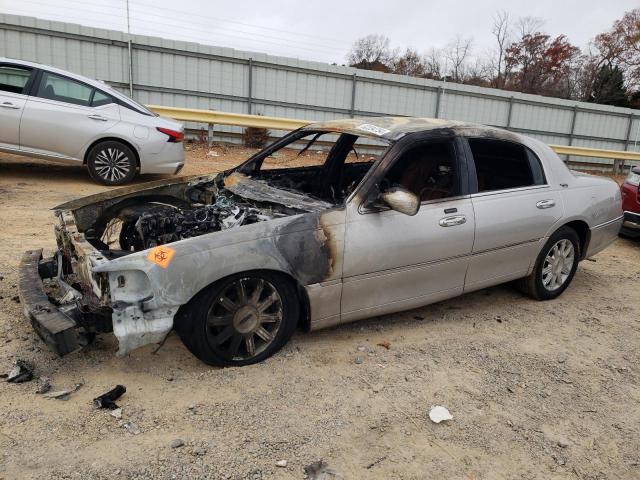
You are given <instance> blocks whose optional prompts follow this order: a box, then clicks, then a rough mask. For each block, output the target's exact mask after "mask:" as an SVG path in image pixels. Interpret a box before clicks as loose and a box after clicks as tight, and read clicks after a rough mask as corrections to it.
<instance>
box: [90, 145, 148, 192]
mask: <svg viewBox="0 0 640 480" xmlns="http://www.w3.org/2000/svg"><path fill="white" fill-rule="evenodd" d="M87 168H88V169H89V175H91V178H92V179H94V180H95V181H96V182H98V183H101V184H103V185H110V186H114V185H124V184H125V183H129V182H130V181H131V180H133V179H134V177H135V176H136V171H137V168H138V165H137V162H136V155H135V153H134V152H133V150H131V148H130V147H128V146H127V145H125V144H124V143H121V142H118V141H115V140H106V141H104V142H100V143H98V144H96V145H94V146H93V147H92V148H91V150H90V151H89V154H88V155H87Z"/></svg>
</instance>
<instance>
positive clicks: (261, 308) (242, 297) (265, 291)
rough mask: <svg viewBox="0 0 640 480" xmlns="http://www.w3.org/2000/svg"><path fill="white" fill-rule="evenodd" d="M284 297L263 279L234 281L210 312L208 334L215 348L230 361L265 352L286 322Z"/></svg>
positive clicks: (207, 321)
mask: <svg viewBox="0 0 640 480" xmlns="http://www.w3.org/2000/svg"><path fill="white" fill-rule="evenodd" d="M282 318H283V310H282V299H281V298H280V294H279V293H278V290H277V289H276V287H275V286H274V285H273V284H272V283H270V282H269V281H267V280H265V279H262V278H255V277H244V278H239V279H236V280H234V281H233V282H231V283H230V284H229V285H227V286H226V288H225V289H224V290H223V291H222V292H221V293H220V295H219V296H218V297H217V298H216V300H215V301H214V302H213V304H212V305H211V307H210V308H209V311H208V313H207V320H206V334H207V340H208V343H209V345H211V347H212V348H213V349H214V350H216V351H218V352H219V353H220V355H223V356H224V357H225V358H227V359H229V360H247V359H250V358H253V357H255V356H256V355H258V354H260V353H261V352H262V351H264V350H265V349H266V348H267V347H268V346H269V345H270V344H271V343H273V341H274V340H275V338H276V335H277V333H278V330H279V329H280V325H281V324H282Z"/></svg>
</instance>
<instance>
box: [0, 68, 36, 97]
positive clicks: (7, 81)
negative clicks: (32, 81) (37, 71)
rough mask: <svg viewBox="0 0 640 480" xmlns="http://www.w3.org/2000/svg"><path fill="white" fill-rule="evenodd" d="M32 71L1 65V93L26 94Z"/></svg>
mask: <svg viewBox="0 0 640 480" xmlns="http://www.w3.org/2000/svg"><path fill="white" fill-rule="evenodd" d="M30 76H31V70H29V69H27V68H20V67H17V66H15V67H14V66H10V65H0V91H5V92H12V93H24V88H25V87H26V85H27V82H28V81H29V77H30Z"/></svg>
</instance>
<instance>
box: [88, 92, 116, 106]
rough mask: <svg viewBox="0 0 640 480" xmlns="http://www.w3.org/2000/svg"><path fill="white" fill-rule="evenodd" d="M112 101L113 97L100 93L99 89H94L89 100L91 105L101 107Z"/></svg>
mask: <svg viewBox="0 0 640 480" xmlns="http://www.w3.org/2000/svg"><path fill="white" fill-rule="evenodd" d="M110 103H113V97H112V96H111V95H107V94H106V93H102V92H101V91H100V90H96V91H95V93H94V94H93V100H91V106H92V107H101V106H102V105H109V104H110Z"/></svg>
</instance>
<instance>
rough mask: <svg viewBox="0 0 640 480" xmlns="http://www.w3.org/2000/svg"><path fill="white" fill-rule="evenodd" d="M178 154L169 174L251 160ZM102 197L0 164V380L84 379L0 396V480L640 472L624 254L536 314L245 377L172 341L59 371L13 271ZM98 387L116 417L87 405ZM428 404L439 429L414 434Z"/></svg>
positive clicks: (226, 151)
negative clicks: (15, 368)
mask: <svg viewBox="0 0 640 480" xmlns="http://www.w3.org/2000/svg"><path fill="white" fill-rule="evenodd" d="M187 148H188V152H187V153H188V157H189V160H190V161H189V164H188V166H187V167H186V169H185V172H184V173H185V174H190V173H202V172H205V171H210V170H220V169H224V168H228V167H230V166H232V165H234V164H235V163H238V161H240V160H241V159H242V158H246V156H247V155H248V154H249V153H250V151H249V150H248V149H241V148H237V147H223V146H216V147H214V148H213V150H214V151H216V153H218V155H219V156H211V155H207V153H206V152H207V151H206V149H202V148H199V147H195V146H187ZM223 158H224V160H223ZM297 161H299V159H297V160H296V159H292V162H297ZM151 178H153V177H145V178H143V179H142V180H149V179H151ZM156 178H159V177H156ZM104 189H105V187H101V186H98V185H94V184H93V183H91V182H90V180H89V179H88V177H87V175H86V173H85V172H84V171H83V170H82V169H80V168H75V167H62V166H51V165H47V164H46V163H44V162H39V161H36V160H31V159H18V158H17V157H11V156H9V155H4V154H0V222H1V224H2V225H3V228H2V231H0V245H1V246H2V248H0V370H2V371H5V370H9V369H10V368H11V366H12V363H13V362H14V360H15V359H17V358H23V359H26V360H28V361H30V362H32V363H33V364H34V365H35V367H36V377H40V376H44V377H48V378H50V380H51V383H52V385H53V389H54V390H60V389H64V388H68V387H72V386H73V385H75V384H77V383H82V384H83V385H82V387H81V388H80V389H79V390H78V391H77V392H75V393H73V394H72V395H70V397H69V398H68V400H66V401H63V400H55V399H46V398H43V397H42V395H38V394H36V393H35V391H36V388H37V382H36V381H35V380H34V381H32V382H28V383H24V384H9V383H4V382H1V383H0V479H3V480H9V479H19V478H33V479H61V478H65V479H107V478H108V479H113V478H122V479H148V478H154V479H155V478H160V479H199V478H212V479H218V478H220V479H263V478H269V479H270V478H275V479H300V478H304V476H305V473H304V467H305V466H307V465H309V464H311V463H312V462H317V461H319V460H320V459H323V460H324V461H325V462H326V464H327V465H328V468H330V469H331V470H332V471H333V472H334V474H330V473H327V474H326V476H325V477H321V476H318V475H314V474H311V475H309V478H326V479H332V478H340V477H342V478H344V479H379V478H381V479H392V478H393V479H396V478H402V479H432V478H433V479H441V478H446V479H467V480H480V479H565V478H566V479H580V480H595V479H637V478H640V429H639V425H640V388H639V384H640V352H639V350H638V345H639V344H640V292H639V290H638V285H639V281H640V243H639V242H633V241H629V240H626V239H619V240H617V241H616V243H615V244H614V245H613V246H612V247H610V248H609V249H607V250H606V251H605V252H603V253H601V254H599V255H598V256H597V257H596V260H597V261H596V262H583V263H582V264H581V265H580V268H579V270H578V273H577V274H576V277H575V279H574V282H573V284H572V286H571V287H570V288H569V289H568V290H567V292H565V293H564V294H563V295H562V296H561V297H560V298H559V299H557V300H554V301H551V302H536V301H533V300H530V299H528V298H525V297H523V296H522V295H520V294H519V293H518V292H516V291H515V290H514V289H513V288H512V287H511V286H509V285H505V286H500V287H495V288H491V289H487V290H483V291H479V292H475V293H472V294H469V295H465V296H463V297H460V298H457V299H454V300H449V301H446V302H441V303H438V304H435V305H431V306H428V307H424V308H420V309H416V310H411V311H408V312H403V313H399V314H394V315H386V316H383V317H377V318H373V319H370V320H366V321H363V322H359V323H355V324H350V325H345V326H342V327H338V328H334V329H331V330H327V331H321V332H317V333H312V334H302V333H300V334H297V335H296V336H295V337H294V338H293V340H292V341H291V342H290V343H289V345H287V346H286V347H285V348H284V349H283V351H282V352H280V353H279V354H277V355H276V356H275V357H273V358H271V359H269V360H267V361H265V362H263V363H262V364H259V365H254V366H250V367H244V368H227V369H215V368H210V367H207V366H206V365H204V364H202V363H200V362H199V361H197V360H196V359H195V358H194V357H192V356H191V355H190V354H189V352H188V351H187V350H186V349H185V348H184V347H183V346H182V344H181V343H180V341H179V339H178V338H177V337H176V336H174V335H172V336H170V337H169V339H168V341H167V342H166V344H165V345H164V346H163V347H162V348H160V349H159V350H158V351H157V352H156V353H154V348H152V347H147V348H143V349H141V350H138V351H135V352H133V353H132V354H130V355H128V356H126V357H124V358H116V357H115V356H114V350H115V348H116V342H115V339H114V338H113V337H111V336H109V335H104V336H102V337H100V338H98V340H97V341H96V342H95V343H93V344H92V345H90V346H89V347H88V348H86V349H85V350H83V351H81V352H78V353H75V354H72V355H69V356H67V357H65V358H62V359H60V358H57V357H55V356H54V355H53V354H52V353H51V352H49V351H48V350H47V348H46V347H45V346H44V345H43V343H42V342H41V341H40V340H39V338H38V337H37V336H36V335H35V333H34V332H33V331H32V329H31V328H30V326H29V325H28V323H27V322H26V321H25V319H24V318H23V315H22V308H21V305H20V304H19V303H18V302H17V301H16V299H15V296H16V295H17V288H16V283H17V270H16V267H17V264H18V262H19V258H20V255H21V252H22V251H23V250H25V249H29V248H36V247H43V246H44V247H45V248H48V249H52V248H54V246H55V241H54V238H53V233H52V225H53V217H52V215H51V212H50V211H49V209H50V208H51V207H53V206H54V205H56V204H58V203H61V202H63V201H66V200H69V199H72V198H75V197H77V196H81V195H86V194H89V193H95V192H98V191H102V190H104ZM387 342H388V343H387ZM387 346H388V348H387ZM358 357H359V359H358ZM116 384H122V385H125V386H126V387H127V393H126V394H125V395H124V396H123V397H122V398H121V399H120V400H119V401H118V404H119V405H120V406H121V407H122V418H121V419H117V418H114V417H113V416H111V415H110V414H109V411H107V410H94V409H93V408H92V406H91V400H92V399H93V398H94V397H96V396H98V395H100V394H102V393H104V392H105V391H107V390H109V389H111V388H113V387H114V386H115V385H116ZM432 405H443V406H446V407H447V408H448V409H449V411H450V412H451V413H452V414H453V419H452V420H450V421H448V422H444V423H441V424H437V425H436V424H434V423H432V422H431V421H430V420H429V417H428V411H429V409H430V407H431V406H432ZM180 444H182V445H180ZM179 445H180V446H179ZM282 461H286V462H282ZM278 462H280V463H278ZM285 463H286V466H279V465H285Z"/></svg>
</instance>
